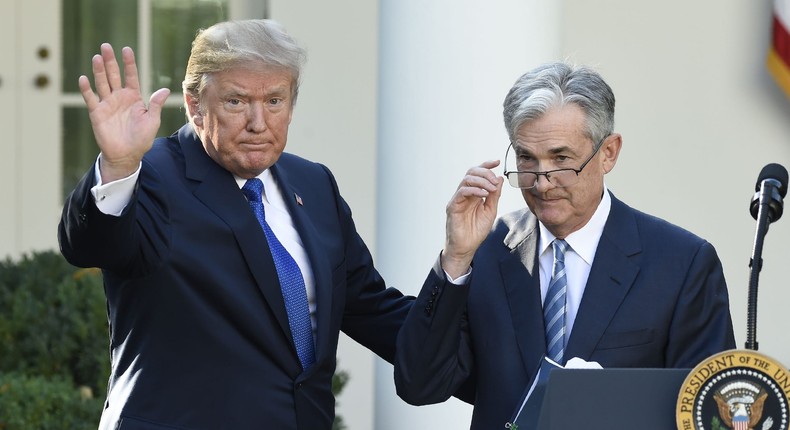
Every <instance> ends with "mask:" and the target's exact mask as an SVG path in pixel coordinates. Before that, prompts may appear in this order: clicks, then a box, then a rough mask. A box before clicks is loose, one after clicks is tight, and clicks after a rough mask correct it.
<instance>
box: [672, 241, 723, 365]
mask: <svg viewBox="0 0 790 430" xmlns="http://www.w3.org/2000/svg"><path fill="white" fill-rule="evenodd" d="M733 348H735V338H734V335H733V329H732V319H731V317H730V307H729V297H728V293H727V284H726V282H725V281H724V273H723V271H722V267H721V262H720V261H719V257H718V256H717V255H716V251H715V250H714V249H713V246H712V245H711V244H710V243H708V242H703V243H702V245H701V246H700V247H699V249H698V250H697V253H696V254H695V256H694V260H693V261H692V263H691V265H690V267H689V271H688V273H687V274H686V279H685V281H684V285H683V289H682V291H681V295H680V297H679V300H678V303H677V307H676V310H675V315H674V317H673V319H672V324H671V327H670V339H669V342H668V346H667V353H666V354H667V357H666V364H667V367H678V368H691V367H694V366H696V365H697V364H698V363H699V362H700V361H702V360H703V359H705V358H707V357H709V356H711V355H713V354H715V353H718V352H721V351H724V350H728V349H733Z"/></svg>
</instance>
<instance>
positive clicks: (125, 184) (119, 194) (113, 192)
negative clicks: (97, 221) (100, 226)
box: [91, 154, 143, 216]
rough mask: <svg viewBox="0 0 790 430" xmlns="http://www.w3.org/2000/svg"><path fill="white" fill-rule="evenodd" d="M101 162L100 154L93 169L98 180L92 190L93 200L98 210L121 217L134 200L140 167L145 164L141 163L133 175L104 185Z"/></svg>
mask: <svg viewBox="0 0 790 430" xmlns="http://www.w3.org/2000/svg"><path fill="white" fill-rule="evenodd" d="M100 162H101V154H99V157H98V158H97V159H96V163H95V164H94V168H93V172H94V176H95V178H96V185H94V186H93V188H91V194H92V195H93V200H94V202H96V208H98V209H99V211H101V212H102V213H103V214H105V215H113V216H120V215H121V213H123V210H124V209H126V206H127V205H128V204H129V202H130V201H131V200H132V194H133V193H134V186H135V184H136V183H137V178H139V177H140V167H141V166H142V165H143V163H140V166H137V170H135V172H134V173H132V174H131V175H129V176H127V177H125V178H123V179H118V180H116V181H112V182H109V183H106V184H103V183H102V181H101V171H100V170H99V164H101V163H100Z"/></svg>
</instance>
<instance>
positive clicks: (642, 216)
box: [605, 196, 706, 246]
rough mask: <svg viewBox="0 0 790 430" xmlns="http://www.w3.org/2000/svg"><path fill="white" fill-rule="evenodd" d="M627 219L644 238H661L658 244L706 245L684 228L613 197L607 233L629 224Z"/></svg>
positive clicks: (606, 228)
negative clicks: (631, 220)
mask: <svg viewBox="0 0 790 430" xmlns="http://www.w3.org/2000/svg"><path fill="white" fill-rule="evenodd" d="M627 218H631V219H633V222H634V224H635V226H636V228H637V230H638V233H639V235H640V236H642V237H648V238H661V239H663V240H661V241H657V242H659V243H660V242H669V243H672V244H678V243H689V244H696V245H697V246H699V245H701V244H702V243H705V242H706V241H705V239H703V238H701V237H700V236H698V235H696V234H695V233H692V232H691V231H689V230H687V229H686V228H684V227H681V226H679V225H677V224H673V223H671V222H669V221H667V220H665V219H663V218H659V217H657V216H655V215H651V214H648V213H645V212H642V211H640V210H638V209H634V208H632V207H631V206H628V205H627V204H625V203H624V202H622V201H620V200H618V199H617V198H615V197H614V196H612V209H611V212H610V214H609V219H608V220H607V222H606V227H605V231H607V230H612V229H615V228H616V227H617V226H623V225H624V224H627V223H628V221H627Z"/></svg>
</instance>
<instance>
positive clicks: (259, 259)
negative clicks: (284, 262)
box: [178, 125, 296, 351]
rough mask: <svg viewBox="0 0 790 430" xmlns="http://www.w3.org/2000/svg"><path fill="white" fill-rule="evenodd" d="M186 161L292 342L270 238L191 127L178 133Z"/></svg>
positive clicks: (202, 198) (202, 196) (202, 195)
mask: <svg viewBox="0 0 790 430" xmlns="http://www.w3.org/2000/svg"><path fill="white" fill-rule="evenodd" d="M178 134H179V142H180V144H181V150H182V151H183V153H184V158H185V162H186V177H187V179H191V180H193V181H196V185H195V187H194V189H193V193H194V195H195V197H196V198H197V199H199V200H200V201H201V202H203V204H205V205H206V206H207V207H208V208H209V209H210V210H212V211H213V212H214V213H215V214H216V215H217V216H218V217H219V218H220V219H222V220H223V221H224V222H225V223H226V224H227V225H228V227H230V229H231V230H232V231H233V234H234V236H235V238H236V241H237V242H238V244H239V249H240V251H241V253H242V255H243V256H244V259H245V260H246V261H247V265H248V266H249V268H250V271H251V272H252V275H253V277H254V278H255V281H256V283H257V285H258V288H259V289H260V291H261V293H262V294H263V296H264V297H265V299H266V302H267V303H268V304H269V307H270V310H271V312H272V313H273V314H274V316H275V318H276V319H277V322H278V323H279V325H280V328H281V329H282V330H283V333H284V334H285V335H286V338H287V339H290V342H291V345H292V347H293V350H294V351H296V347H295V346H293V339H292V336H291V329H290V326H289V325H288V315H287V313H286V311H285V302H284V301H283V296H282V292H281V290H280V283H279V278H278V277H277V270H276V269H275V267H274V260H272V255H271V252H270V251H269V247H268V246H266V243H267V242H266V236H265V235H264V233H263V230H262V229H261V227H260V224H258V220H257V219H256V218H255V215H254V214H253V213H252V211H251V210H250V208H249V206H248V204H247V202H246V200H245V199H244V197H243V195H242V194H241V193H240V192H236V191H238V185H237V184H236V180H235V179H234V178H233V175H232V174H231V173H230V172H228V171H227V170H225V169H224V168H222V167H221V166H220V165H218V164H217V163H216V162H214V160H212V159H211V158H210V157H209V156H208V154H206V152H205V150H204V149H203V146H202V143H201V142H200V140H199V139H198V137H197V135H195V133H194V131H193V130H192V127H191V126H190V125H185V126H184V127H182V128H181V130H179V132H178Z"/></svg>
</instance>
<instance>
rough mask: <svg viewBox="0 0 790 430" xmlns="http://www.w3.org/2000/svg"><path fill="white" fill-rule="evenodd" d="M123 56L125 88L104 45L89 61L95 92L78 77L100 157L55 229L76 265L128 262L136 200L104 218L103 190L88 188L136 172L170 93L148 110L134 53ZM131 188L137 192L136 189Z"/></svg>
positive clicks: (163, 93) (128, 51)
mask: <svg viewBox="0 0 790 430" xmlns="http://www.w3.org/2000/svg"><path fill="white" fill-rule="evenodd" d="M122 56H123V60H124V72H125V74H124V79H125V81H126V86H125V87H124V86H123V85H122V83H121V72H120V69H119V67H118V63H117V62H116V60H115V54H114V52H113V50H112V47H111V46H110V45H109V44H106V43H105V44H102V46H101V55H96V56H94V57H93V60H92V64H93V75H94V80H95V84H96V92H95V93H94V91H93V90H92V89H91V87H90V83H89V82H88V78H87V77H86V76H84V75H83V76H80V79H79V87H80V91H81V92H82V97H83V99H84V101H85V104H86V106H87V108H88V113H89V116H90V120H91V126H92V128H93V132H94V136H95V137H96V142H97V144H98V146H99V149H100V151H101V154H100V156H99V159H98V160H97V162H96V163H97V165H96V167H95V170H96V171H97V172H98V174H94V171H93V170H91V171H89V172H88V174H87V175H86V176H85V177H84V178H83V179H82V180H81V181H80V183H79V184H78V185H77V188H76V189H75V190H74V191H73V192H72V193H71V195H70V196H69V198H68V200H67V201H66V203H65V205H64V208H63V215H62V218H61V222H60V226H59V228H58V239H59V241H60V248H61V252H62V253H63V255H64V256H65V257H66V258H67V259H68V260H69V261H70V262H71V263H72V264H75V265H78V266H96V267H103V268H108V267H113V266H126V265H127V263H128V262H129V261H130V259H131V258H132V255H133V253H134V249H135V248H134V246H133V245H134V239H133V232H134V231H136V229H135V226H136V222H135V216H134V212H135V210H134V207H135V200H134V198H133V199H131V200H129V198H128V197H125V199H126V202H122V204H120V205H119V206H120V207H121V208H125V209H122V211H121V213H118V212H117V211H115V210H113V215H112V216H110V215H105V213H103V212H106V211H104V210H102V208H98V207H97V205H96V201H95V196H96V193H101V192H103V191H102V190H100V189H99V190H97V189H96V188H93V189H92V187H93V186H94V185H95V184H97V183H99V182H101V183H104V184H106V183H108V182H113V181H116V180H119V179H123V178H127V177H129V176H130V175H137V174H138V173H136V172H137V171H138V169H139V168H140V165H141V160H142V157H143V155H144V154H145V153H146V152H147V151H148V150H149V149H150V148H151V146H152V144H153V139H154V135H155V134H156V131H157V129H158V128H159V123H160V119H159V115H160V112H161V108H162V104H163V103H164V101H165V99H166V98H167V96H168V93H169V91H168V90H167V89H160V90H159V91H157V92H156V93H154V94H153V95H152V96H151V100H150V103H149V104H150V106H149V108H146V106H145V105H144V104H143V102H142V98H141V95H140V89H139V83H138V79H137V66H136V64H135V60H134V53H133V52H132V50H131V49H130V48H124V49H123V52H122ZM94 175H95V177H94ZM130 180H134V181H135V182H136V181H137V179H136V178H135V179H130ZM131 187H132V188H131V189H132V191H135V190H136V187H137V185H135V184H132V185H131ZM128 194H131V192H129V193H127V196H128ZM105 203H106V202H105ZM115 215H117V216H115Z"/></svg>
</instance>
